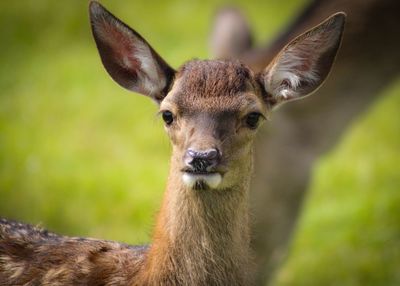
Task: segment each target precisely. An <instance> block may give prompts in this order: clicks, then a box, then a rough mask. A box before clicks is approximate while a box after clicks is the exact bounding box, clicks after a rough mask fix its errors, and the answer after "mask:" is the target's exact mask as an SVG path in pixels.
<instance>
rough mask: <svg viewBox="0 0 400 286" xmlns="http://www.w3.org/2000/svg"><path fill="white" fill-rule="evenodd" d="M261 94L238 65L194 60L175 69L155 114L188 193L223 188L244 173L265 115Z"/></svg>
mask: <svg viewBox="0 0 400 286" xmlns="http://www.w3.org/2000/svg"><path fill="white" fill-rule="evenodd" d="M260 90H261V89H260V86H259V84H258V83H257V81H256V80H255V78H254V76H253V73H252V72H251V71H250V70H249V69H248V68H247V67H245V66H243V65H242V64H240V63H239V62H230V61H218V60H216V61H198V60H195V61H190V62H188V63H186V64H184V65H183V66H182V67H181V68H180V69H179V71H178V72H177V75H176V79H175V81H174V83H173V86H172V88H171V91H170V92H169V93H168V94H167V96H166V97H165V98H164V100H163V101H162V102H161V104H160V113H161V114H162V116H163V118H164V121H165V129H166V131H167V133H168V135H169V136H170V138H171V141H172V143H173V146H174V151H173V160H175V162H174V163H175V166H178V167H177V168H178V169H179V171H180V172H182V180H183V182H184V183H185V184H186V185H187V186H188V187H190V188H207V187H211V188H217V187H218V188H228V187H230V185H231V184H233V185H235V184H236V183H237V182H236V180H238V179H239V178H240V177H241V175H240V174H243V173H248V172H243V171H244V170H243V168H249V163H251V160H249V158H251V156H250V155H251V154H250V152H251V150H252V148H251V146H252V142H253V139H254V136H255V133H256V130H257V129H258V127H259V125H260V123H261V122H262V121H263V120H264V119H265V118H266V113H267V104H266V103H265V101H264V100H263V98H262V96H261V92H260ZM246 161H247V162H246Z"/></svg>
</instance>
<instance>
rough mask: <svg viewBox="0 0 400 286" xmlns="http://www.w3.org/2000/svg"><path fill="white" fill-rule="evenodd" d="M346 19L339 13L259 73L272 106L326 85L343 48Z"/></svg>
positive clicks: (298, 40)
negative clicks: (340, 47) (342, 40)
mask: <svg viewBox="0 0 400 286" xmlns="http://www.w3.org/2000/svg"><path fill="white" fill-rule="evenodd" d="M345 18H346V15H345V14H344V13H342V12H340V13H336V14H334V15H332V16H330V17H329V18H328V19H326V20H325V21H324V22H322V23H321V24H319V25H318V26H316V27H314V28H312V29H311V30H309V31H307V32H305V33H304V34H302V35H300V36H298V37H297V38H295V39H294V40H293V41H291V42H290V43H289V44H288V45H286V46H285V47H284V48H283V49H282V51H281V52H280V53H279V54H278V55H277V56H276V57H275V58H274V59H273V60H272V62H271V64H269V66H268V67H267V68H266V69H265V70H264V72H262V73H261V74H259V77H260V81H261V83H262V85H263V86H264V89H265V91H266V93H267V101H268V103H269V104H270V105H271V106H272V107H274V106H276V105H279V104H281V103H284V102H286V101H290V100H294V99H299V98H302V97H304V96H307V95H309V94H310V93H312V92H313V91H315V90H316V89H317V88H318V87H319V86H320V85H321V84H322V82H323V81H324V80H325V79H326V77H327V76H328V74H329V71H330V69H331V67H332V64H333V61H334V59H335V56H336V53H337V51H338V49H339V46H340V42H341V39H342V34H343V29H344V22H345Z"/></svg>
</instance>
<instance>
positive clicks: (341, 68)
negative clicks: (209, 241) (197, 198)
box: [216, 0, 400, 285]
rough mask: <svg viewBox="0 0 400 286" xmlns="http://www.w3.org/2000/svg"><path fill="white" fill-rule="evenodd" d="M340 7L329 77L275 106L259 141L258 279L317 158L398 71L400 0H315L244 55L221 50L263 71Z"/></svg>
mask: <svg viewBox="0 0 400 286" xmlns="http://www.w3.org/2000/svg"><path fill="white" fill-rule="evenodd" d="M337 11H344V12H346V13H347V16H348V17H347V24H346V28H345V33H344V39H343V43H342V47H341V49H340V50H339V55H338V57H337V60H336V63H335V65H334V67H333V71H332V73H331V75H330V76H329V78H328V80H327V81H326V82H325V84H324V85H323V87H322V88H321V89H319V90H318V92H316V93H315V94H313V95H312V96H311V97H308V98H307V99H306V100H303V101H299V102H293V103H291V104H288V105H285V106H283V107H282V108H281V109H280V110H279V111H278V112H276V113H275V114H274V115H273V120H272V122H268V124H267V125H268V127H267V128H266V129H265V130H264V132H263V133H262V134H261V136H260V138H259V141H258V146H257V148H258V150H257V152H256V154H257V160H256V168H255V169H256V177H255V179H254V183H253V193H252V208H253V217H254V220H255V223H254V225H253V230H254V231H253V232H254V241H253V243H254V248H255V253H256V259H257V261H256V262H257V266H258V269H257V270H258V277H257V285H265V284H266V281H270V280H271V278H272V276H273V274H274V272H275V270H276V268H277V266H279V265H280V263H281V262H282V259H283V258H284V257H285V256H286V253H287V246H288V242H289V241H290V238H291V236H292V234H293V230H294V228H295V226H296V222H297V219H298V217H299V214H300V211H301V207H302V203H303V200H304V197H305V195H306V191H307V189H308V184H309V179H310V174H311V172H312V167H313V164H314V162H315V161H316V160H317V159H318V156H319V155H321V154H322V153H323V152H326V151H327V150H328V149H329V148H331V147H332V146H333V145H334V144H335V143H336V142H337V141H338V140H339V138H340V136H341V135H342V134H343V132H344V131H345V130H346V127H347V126H349V124H350V123H351V122H352V120H354V118H355V117H357V116H359V115H360V113H361V112H362V111H364V110H365V108H366V107H367V106H368V105H370V104H371V102H373V100H374V99H375V98H376V96H378V95H379V94H380V92H381V91H382V89H383V88H385V87H386V86H387V85H388V84H389V83H390V82H391V81H393V80H394V79H395V78H396V77H397V76H398V74H399V67H400V16H399V13H400V1H398V0H316V1H313V2H311V3H310V4H309V6H308V7H306V8H305V10H304V11H303V12H302V13H301V15H300V16H299V17H298V18H297V19H296V20H295V21H294V22H293V23H292V24H291V25H289V27H288V28H287V29H286V30H285V32H284V33H282V34H281V35H280V36H279V37H278V38H277V39H276V40H274V41H273V42H272V43H269V44H267V45H265V47H260V48H254V49H248V50H247V51H246V52H244V53H241V54H240V55H238V54H234V53H233V54H232V55H229V54H226V55H224V54H220V55H219V56H220V57H221V56H222V57H224V56H225V57H233V56H234V57H238V58H240V59H241V60H242V61H243V62H245V63H247V64H248V65H250V66H251V67H252V68H253V69H254V70H257V71H258V70H260V69H262V68H265V67H266V66H267V64H268V63H269V62H270V60H271V59H272V58H273V56H274V55H275V54H276V53H277V52H278V51H279V50H280V49H281V48H282V47H283V46H284V45H285V44H286V43H287V42H288V41H290V39H292V38H293V37H295V36H296V35H298V34H300V33H302V32H304V31H305V30H307V29H309V28H310V27H312V26H314V25H316V24H318V23H319V22H321V21H322V20H323V19H325V18H326V17H328V16H329V15H330V14H332V13H335V12H337ZM240 21H243V19H241V20H240ZM225 32H226V30H225ZM216 38H218V37H216ZM243 38H246V37H243ZM247 38H251V35H249V37H247ZM246 44H247V43H245V44H244V46H245V45H246ZM225 46H226V45H225ZM224 52H225V53H226V51H224Z"/></svg>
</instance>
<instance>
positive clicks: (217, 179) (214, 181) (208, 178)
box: [182, 173, 222, 189]
mask: <svg viewBox="0 0 400 286" xmlns="http://www.w3.org/2000/svg"><path fill="white" fill-rule="evenodd" d="M182 180H183V183H184V184H185V185H186V186H187V187H189V188H191V189H192V188H193V187H194V185H195V184H196V182H197V181H202V182H204V183H206V184H207V185H208V186H209V187H210V188H211V189H215V188H216V187H218V185H219V184H220V183H221V180H222V177H221V174H219V173H212V174H208V175H203V174H201V175H197V174H191V173H183V175H182Z"/></svg>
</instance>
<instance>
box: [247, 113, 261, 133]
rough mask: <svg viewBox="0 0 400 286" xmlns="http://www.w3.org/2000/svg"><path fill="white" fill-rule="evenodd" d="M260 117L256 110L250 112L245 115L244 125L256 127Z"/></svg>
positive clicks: (251, 127)
mask: <svg viewBox="0 0 400 286" xmlns="http://www.w3.org/2000/svg"><path fill="white" fill-rule="evenodd" d="M261 117H262V114H261V113H258V112H251V113H249V114H248V115H247V116H246V125H247V127H249V128H250V129H256V128H257V126H258V122H259V121H260V118H261Z"/></svg>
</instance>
